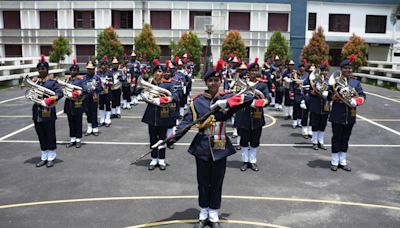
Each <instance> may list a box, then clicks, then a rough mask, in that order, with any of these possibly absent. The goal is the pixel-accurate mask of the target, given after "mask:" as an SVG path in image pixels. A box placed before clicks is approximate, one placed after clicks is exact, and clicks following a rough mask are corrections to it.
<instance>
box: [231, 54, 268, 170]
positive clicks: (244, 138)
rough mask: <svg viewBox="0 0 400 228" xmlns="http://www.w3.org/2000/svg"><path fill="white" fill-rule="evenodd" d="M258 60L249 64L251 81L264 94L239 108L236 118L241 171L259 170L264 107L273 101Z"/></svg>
mask: <svg viewBox="0 0 400 228" xmlns="http://www.w3.org/2000/svg"><path fill="white" fill-rule="evenodd" d="M257 61H258V58H256V60H255V61H254V63H252V64H250V66H249V71H250V77H249V79H250V80H249V81H250V82H249V83H251V84H252V83H257V84H256V85H255V87H254V88H255V89H257V90H259V91H260V92H261V93H262V94H259V95H258V96H257V97H255V98H254V100H253V103H252V104H251V105H250V107H245V108H243V109H241V110H239V111H238V112H237V113H236V119H235V123H236V127H237V129H238V134H239V136H240V146H241V150H242V161H243V165H242V167H241V168H240V170H241V171H246V170H247V168H250V169H252V170H253V171H259V168H258V166H257V147H259V145H260V138H261V133H262V127H263V126H264V125H265V119H264V110H263V108H264V107H266V106H267V105H268V104H269V102H270V101H271V97H270V96H269V91H268V86H267V84H266V83H264V81H263V80H261V78H260V76H261V75H260V72H259V71H260V66H259V64H258V62H257ZM257 76H258V77H259V78H257ZM259 96H260V97H259Z"/></svg>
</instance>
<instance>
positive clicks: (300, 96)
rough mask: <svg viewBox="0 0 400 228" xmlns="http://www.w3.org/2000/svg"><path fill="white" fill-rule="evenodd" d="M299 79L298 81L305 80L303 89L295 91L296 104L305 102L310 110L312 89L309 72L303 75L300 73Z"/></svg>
mask: <svg viewBox="0 0 400 228" xmlns="http://www.w3.org/2000/svg"><path fill="white" fill-rule="evenodd" d="M297 77H298V79H300V80H303V84H302V88H300V87H298V88H297V89H295V90H294V102H296V103H300V102H301V101H302V100H304V101H305V102H306V104H307V107H308V108H309V104H310V87H311V85H310V78H309V74H308V73H307V72H303V74H300V72H298V74H297Z"/></svg>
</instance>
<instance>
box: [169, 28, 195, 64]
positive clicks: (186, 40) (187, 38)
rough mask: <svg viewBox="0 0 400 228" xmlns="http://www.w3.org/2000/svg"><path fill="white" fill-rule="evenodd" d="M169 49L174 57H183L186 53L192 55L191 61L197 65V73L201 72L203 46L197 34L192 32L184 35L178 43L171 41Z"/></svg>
mask: <svg viewBox="0 0 400 228" xmlns="http://www.w3.org/2000/svg"><path fill="white" fill-rule="evenodd" d="M169 47H170V49H171V53H172V55H173V56H179V57H182V55H183V54H185V53H188V54H190V56H189V59H190V60H192V61H193V62H194V64H195V72H199V70H200V64H201V61H200V60H201V55H202V45H201V42H200V39H199V37H198V36H197V35H196V33H194V32H191V31H190V32H185V33H183V34H182V36H181V38H180V39H179V41H178V43H175V42H173V41H171V44H170V45H169Z"/></svg>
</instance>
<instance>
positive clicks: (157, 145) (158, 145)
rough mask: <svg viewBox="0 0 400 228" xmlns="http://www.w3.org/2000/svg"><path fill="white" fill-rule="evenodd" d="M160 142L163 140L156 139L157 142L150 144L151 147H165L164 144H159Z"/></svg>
mask: <svg viewBox="0 0 400 228" xmlns="http://www.w3.org/2000/svg"><path fill="white" fill-rule="evenodd" d="M162 142H163V140H158V142H156V144H154V145H152V146H151V149H154V148H158V149H163V148H164V147H165V144H163V145H161V143H162ZM160 147H162V148H160Z"/></svg>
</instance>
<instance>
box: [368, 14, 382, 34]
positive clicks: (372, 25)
mask: <svg viewBox="0 0 400 228" xmlns="http://www.w3.org/2000/svg"><path fill="white" fill-rule="evenodd" d="M386 21H387V16H376V15H367V21H366V23H365V32H366V33H386Z"/></svg>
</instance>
